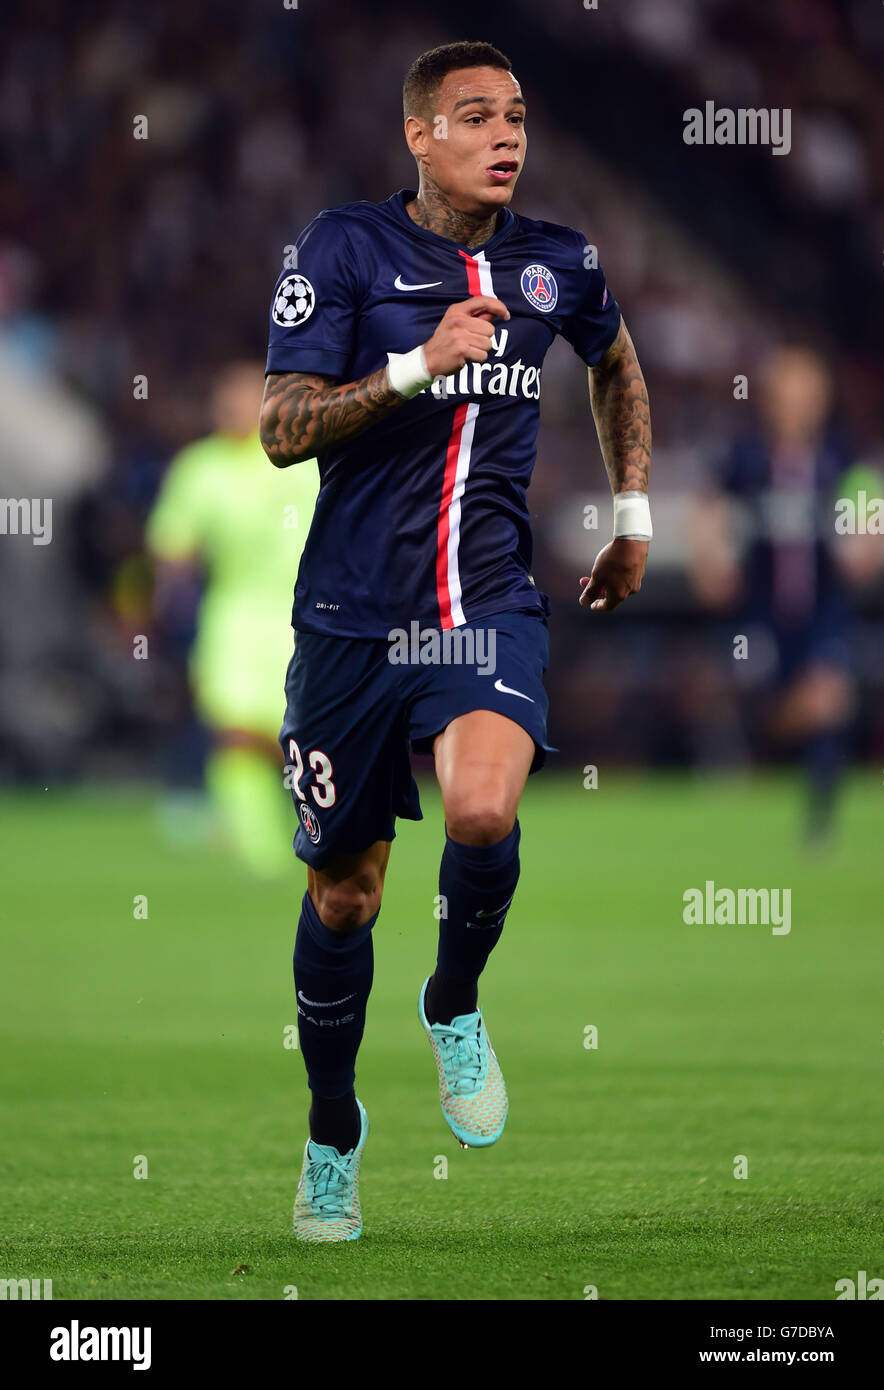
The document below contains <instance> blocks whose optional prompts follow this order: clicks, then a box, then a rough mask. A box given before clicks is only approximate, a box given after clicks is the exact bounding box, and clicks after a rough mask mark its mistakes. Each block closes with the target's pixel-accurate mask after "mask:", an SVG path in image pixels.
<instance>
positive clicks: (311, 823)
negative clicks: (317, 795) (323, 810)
mask: <svg viewBox="0 0 884 1390" xmlns="http://www.w3.org/2000/svg"><path fill="white" fill-rule="evenodd" d="M298 815H299V816H300V817H301V824H302V825H303V827H304V831H305V833H306V835H307V838H308V840H309V841H310V843H311V844H314V845H317V844H319V837H320V835H321V834H322V831H321V830H320V828H319V820H318V818H317V815H316V812H315V811H313V810H311V808H310V807H309V806H308V805H307V803H306V801H302V802H301V804H300V806H299V807H298Z"/></svg>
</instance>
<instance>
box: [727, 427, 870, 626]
mask: <svg viewBox="0 0 884 1390" xmlns="http://www.w3.org/2000/svg"><path fill="white" fill-rule="evenodd" d="M850 461H851V459H850V452H849V449H848V447H847V444H846V442H845V441H844V440H843V439H842V438H841V436H840V435H839V433H838V432H837V431H835V430H829V431H828V432H827V433H826V434H825V435H824V436H823V438H822V439H821V440H820V442H819V444H818V445H816V446H815V447H813V448H810V449H800V450H795V451H791V452H790V451H788V450H785V449H780V450H779V451H775V450H772V449H771V446H770V444H769V442H768V441H767V440H766V439H765V437H764V434H763V432H762V431H761V430H760V429H757V428H756V429H752V430H750V431H747V432H746V433H745V434H742V435H740V436H739V437H738V438H736V439H735V440H734V441H733V442H732V444H731V446H730V448H729V451H728V453H727V456H726V458H725V460H724V464H723V467H722V468H721V470H720V474H719V476H720V482H721V485H722V487H723V488H724V490H725V491H726V492H728V493H730V494H731V496H733V497H735V498H737V499H739V501H740V502H741V503H742V505H743V506H744V507H745V508H746V510H747V512H748V518H749V524H750V545H749V549H748V551H747V554H746V556H745V561H744V564H743V571H744V574H745V576H746V586H747V594H746V608H747V612H748V613H749V614H750V615H753V616H764V617H766V618H767V619H769V620H772V621H773V622H775V623H780V624H782V625H784V626H787V627H794V626H800V625H802V624H813V623H817V622H820V621H821V620H822V618H823V616H824V614H826V613H827V612H831V613H835V612H840V611H841V610H842V609H844V608H845V607H846V601H847V593H848V590H847V586H846V582H845V580H844V579H843V578H842V576H841V573H840V571H839V570H838V568H837V566H836V565H835V564H834V562H833V559H832V555H831V551H830V543H831V537H832V535H833V534H834V522H833V516H834V512H833V503H834V499H835V497H836V495H837V486H838V482H839V479H840V478H841V477H842V476H843V474H844V473H845V471H846V469H847V468H848V467H849V465H850Z"/></svg>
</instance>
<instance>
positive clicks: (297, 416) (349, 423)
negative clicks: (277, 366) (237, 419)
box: [261, 366, 403, 468]
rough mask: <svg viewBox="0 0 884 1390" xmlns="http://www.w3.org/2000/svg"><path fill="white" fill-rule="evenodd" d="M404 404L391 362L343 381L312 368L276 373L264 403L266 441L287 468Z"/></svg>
mask: <svg viewBox="0 0 884 1390" xmlns="http://www.w3.org/2000/svg"><path fill="white" fill-rule="evenodd" d="M402 403H403V397H402V396H400V395H398V394H397V393H396V392H395V391H394V390H393V388H392V386H391V385H390V383H389V381H388V379H387V368H386V366H384V367H380V368H379V369H378V370H377V371H376V372H372V374H371V376H367V377H364V378H363V380H362V381H351V382H347V383H344V384H340V385H336V384H335V383H334V381H333V380H332V379H331V378H329V377H327V376H320V375H317V374H314V373H311V372H280V373H271V375H270V376H268V378H267V381H266V384H265V387H264V404H263V405H262V407H261V443H262V444H263V446H264V450H265V452H266V454H267V455H268V457H269V458H270V460H271V462H273V463H275V464H276V466H277V467H278V468H284V467H286V465H287V464H290V463H297V462H298V461H299V460H302V459H308V458H313V457H314V456H315V455H316V454H318V453H319V452H320V451H321V450H322V449H327V448H329V446H330V445H332V444H338V443H340V442H341V441H342V440H344V439H352V438H353V437H354V436H355V435H357V434H362V432H363V430H367V429H368V428H369V426H371V425H373V424H375V423H376V422H377V421H378V420H380V419H382V418H383V417H384V416H385V415H387V414H388V413H389V412H390V411H391V410H393V409H394V408H395V407H396V406H397V405H401V404H402Z"/></svg>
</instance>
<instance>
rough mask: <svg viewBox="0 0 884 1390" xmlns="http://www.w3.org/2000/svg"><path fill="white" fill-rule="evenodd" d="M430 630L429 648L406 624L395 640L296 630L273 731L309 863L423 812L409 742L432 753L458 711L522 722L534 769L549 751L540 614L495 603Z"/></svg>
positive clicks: (389, 834)
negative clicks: (496, 609) (281, 710)
mask: <svg viewBox="0 0 884 1390" xmlns="http://www.w3.org/2000/svg"><path fill="white" fill-rule="evenodd" d="M455 634H459V636H456V635H455ZM435 639H436V642H437V643H438V645H437V646H436V647H435V649H434V647H433V645H432V639H431V638H430V637H429V634H428V632H427V631H422V630H420V629H419V628H418V625H417V624H416V623H415V624H412V625H411V630H410V631H409V632H408V633H407V634H406V633H405V630H404V629H403V630H402V640H400V642H399V643H398V644H396V643H394V642H391V641H388V640H387V639H386V638H379V639H373V638H369V639H366V638H357V637H335V636H329V635H327V634H325V633H316V632H303V631H300V630H299V631H296V633H295V651H294V655H293V657H292V659H291V661H290V662H289V667H288V673H287V675H286V683H285V693H286V702H287V703H286V712H285V721H284V723H283V726H282V730H281V731H280V735H279V741H280V744H281V745H282V750H283V753H284V755H285V762H286V778H287V782H288V784H289V785H290V786H291V791H292V799H293V801H294V803H295V809H296V810H297V812H298V817H299V821H300V824H299V826H298V830H297V833H296V835H295V838H294V848H295V853H296V854H297V856H298V858H299V859H303V860H304V861H305V862H306V863H307V864H311V865H312V866H313V867H314V868H316V869H319V868H321V867H322V866H323V864H324V863H326V862H327V861H328V860H329V859H330V858H331V857H332V856H333V855H336V854H356V853H359V852H360V851H361V850H364V849H367V848H368V847H369V845H372V844H374V842H375V841H376V840H393V839H394V838H395V835H396V830H395V821H396V817H397V816H403V817H404V818H405V819H406V820H421V819H422V818H423V817H422V812H421V806H420V798H419V796H418V790H417V784H416V782H415V780H414V777H413V776H412V771H411V758H410V753H409V749H410V748H411V749H413V750H414V751H415V752H419V753H422V752H427V753H430V752H432V748H433V739H434V737H435V735H436V734H438V733H440V732H441V731H442V730H443V729H444V728H445V727H446V725H447V724H449V723H450V722H451V720H452V719H456V718H457V717H458V715H461V714H467V713H469V711H470V710H474V709H490V710H495V711H496V712H497V713H498V714H504V715H506V716H507V718H509V719H512V720H514V721H515V722H516V723H517V724H520V725H521V727H522V728H523V729H525V730H527V732H528V733H529V734H530V735H531V737H532V738H533V740H534V743H535V752H534V761H533V763H532V765H531V771H532V772H536V771H537V770H538V769H539V768H541V767H542V766H543V764H544V762H545V761H546V754H547V753H548V752H557V751H558V750H557V749H555V748H552V747H551V745H550V744H548V743H547V742H546V716H547V710H548V701H547V697H546V691H545V690H544V688H543V674H544V672H545V671H546V668H547V664H548V662H549V628H548V626H547V622H546V618H545V617H544V616H543V615H542V614H536V613H527V612H512V613H495V614H492V615H489V616H488V617H485V618H477V619H476V620H475V622H472V623H465V624H464V625H463V626H461V627H458V628H454V629H452V630H451V632H450V633H449V632H444V633H443V632H436V633H435ZM391 658H395V659H391Z"/></svg>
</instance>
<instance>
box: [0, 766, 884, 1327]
mask: <svg viewBox="0 0 884 1390" xmlns="http://www.w3.org/2000/svg"><path fill="white" fill-rule="evenodd" d="M799 794H800V793H799V789H798V787H797V784H795V783H794V782H792V781H791V780H789V779H788V778H776V777H775V778H757V779H748V780H741V781H736V782H733V783H731V782H715V781H712V782H709V781H703V780H691V779H688V778H672V779H667V778H659V779H658V778H650V777H649V778H641V777H631V778H625V777H622V776H621V775H619V774H616V773H610V774H608V775H603V777H602V781H601V785H600V787H599V788H598V789H597V790H585V789H584V788H583V785H582V776H581V774H580V773H578V772H574V773H572V774H566V773H562V774H555V775H554V774H552V773H550V772H547V773H544V774H542V775H541V776H539V777H533V778H531V779H530V781H529V785H528V789H527V792H526V795H525V798H524V800H523V803H522V808H521V811H520V820H521V823H522V852H521V857H522V879H521V883H520V887H519V891H518V893H517V896H516V900H515V902H514V905H513V907H512V909H511V911H510V914H509V917H508V920H507V924H506V927H505V930H504V935H503V938H502V940H501V942H500V945H499V946H498V947H497V949H496V950H495V952H494V954H493V956H492V958H491V961H490V964H489V967H488V970H487V972H486V974H485V976H484V978H483V981H482V988H481V994H480V1000H481V1003H482V1005H483V1008H484V1011H485V1016H486V1019H487V1021H488V1026H489V1031H490V1034H491V1038H492V1041H493V1043H494V1045H495V1048H496V1051H497V1053H498V1056H499V1058H500V1060H501V1064H502V1067H503V1070H504V1075H505V1077H506V1080H507V1085H508V1089H509V1095H510V1114H509V1119H508V1122H507V1129H506V1132H505V1134H504V1136H503V1139H502V1140H501V1142H500V1143H499V1144H498V1145H496V1146H495V1147H494V1148H491V1149H489V1150H486V1151H469V1152H462V1151H461V1149H460V1148H459V1147H458V1145H457V1143H456V1142H455V1140H454V1138H453V1137H452V1136H451V1134H450V1133H449V1131H448V1129H447V1127H446V1125H445V1123H444V1121H443V1119H442V1116H441V1112H440V1109H439V1104H438V1091H437V1083H436V1073H435V1068H434V1065H433V1060H432V1055H431V1052H430V1048H429V1045H428V1043H427V1040H426V1038H425V1036H424V1034H423V1031H422V1030H421V1028H420V1026H419V1024H418V1021H417V1013H416V1004H417V994H418V989H419V986H420V984H421V982H422V980H423V979H424V976H425V975H426V974H427V973H429V971H430V969H431V968H432V964H433V960H434V955H435V951H434V941H435V925H436V924H435V922H434V919H433V900H434V895H435V894H436V892H437V891H438V886H437V880H436V873H437V869H438V861H439V854H440V851H441V842H442V839H441V837H442V822H441V811H440V805H439V801H438V796H437V794H436V791H435V789H434V786H432V785H431V784H429V783H424V784H423V786H422V796H423V801H424V811H425V820H424V821H423V822H422V823H421V824H420V825H413V824H411V823H408V822H400V825H399V836H398V838H397V840H396V842H395V844H394V847H393V853H392V857H391V862H390V869H389V873H388V876H387V890H386V897H385V902H384V906H383V909H382V913H381V918H380V920H379V923H378V926H377V928H376V930H375V961H376V965H375V987H374V992H373V994H372V998H371V1001H370V1004H369V1014H368V1024H367V1029H366V1036H365V1041H364V1043H363V1049H362V1052H361V1054H360V1060H359V1064H358V1074H357V1093H358V1094H359V1096H360V1098H361V1099H362V1100H363V1102H364V1103H365V1105H366V1107H367V1109H368V1113H369V1117H370V1121H371V1126H372V1130H371V1134H370V1136H369V1141H368V1145H367V1148H366V1152H365V1158H364V1161H363V1169H362V1185H361V1190H362V1204H363V1216H364V1223H365V1229H364V1234H363V1236H362V1238H361V1240H359V1241H356V1242H352V1243H349V1244H346V1245H335V1246H327V1247H311V1246H304V1245H300V1244H298V1243H297V1242H296V1241H295V1240H294V1238H293V1236H292V1234H291V1205H292V1200H293V1197H294V1192H295V1187H296V1184H297V1178H298V1173H299V1170H300V1163H301V1155H302V1152H303V1146H304V1141H305V1137H306V1105H307V1092H306V1086H305V1081H304V1074H303V1062H302V1059H301V1057H300V1054H299V1053H297V1052H292V1051H289V1050H286V1048H285V1047H284V1046H283V1043H284V1037H285V1029H286V1027H287V1025H291V1024H293V1023H294V1022H295V1018H296V1014H295V1005H294V995H293V988H292V980H291V951H292V943H293V937H294V930H295V924H296V919H297V914H298V904H299V902H300V897H301V894H302V892H303V883H304V870H303V866H302V865H300V864H297V863H296V862H295V861H294V860H293V867H292V877H291V882H290V884H288V885H284V886H281V887H278V888H277V887H273V888H267V887H263V888H261V887H256V886H254V885H253V884H251V883H250V882H249V881H248V880H247V879H246V878H245V877H244V876H243V875H242V873H241V872H240V871H239V870H238V869H237V867H236V865H234V864H231V863H230V862H229V861H228V859H226V858H225V857H224V855H223V854H220V853H218V852H217V851H214V850H211V849H208V848H202V849H200V848H192V849H189V850H184V849H178V850H176V849H175V848H174V847H172V846H170V844H169V843H168V841H167V840H166V839H164V837H163V834H162V832H161V829H160V822H159V819H158V816H157V807H156V800H155V798H154V797H152V796H151V795H148V794H146V793H125V792H121V793H114V792H98V791H91V792H79V793H76V792H63V793H58V792H54V791H49V792H34V793H33V794H25V795H20V796H6V797H5V798H4V799H2V801H0V820H2V831H0V833H2V841H3V845H4V851H5V869H4V879H3V893H2V905H0V914H2V936H3V970H2V981H0V1030H2V1035H3V1036H2V1054H3V1059H4V1068H3V1073H4V1080H3V1082H2V1101H0V1132H2V1135H3V1157H2V1163H3V1184H2V1185H3V1208H4V1215H3V1221H2V1230H0V1276H3V1277H18V1278H23V1277H27V1278H51V1279H52V1280H53V1294H54V1297H55V1298H56V1299H63V1298H74V1299H108V1298H129V1299H148V1300H150V1299H283V1298H285V1297H286V1291H287V1290H288V1291H289V1293H288V1296H289V1297H291V1296H292V1294H291V1289H292V1288H293V1287H294V1288H296V1289H297V1296H298V1297H299V1298H301V1299H445V1300H451V1299H532V1300H533V1299H548V1300H549V1299H552V1300H560V1299H583V1298H584V1297H585V1292H584V1291H585V1290H586V1289H587V1287H588V1286H594V1287H595V1288H596V1289H597V1290H598V1297H599V1298H601V1299H740V1300H743V1299H762V1298H764V1299H767V1298H774V1299H795V1298H798V1299H820V1300H831V1299H832V1298H833V1297H834V1294H835V1290H834V1285H835V1281H836V1280H837V1279H839V1278H854V1279H855V1278H856V1276H857V1273H858V1271H859V1270H863V1269H864V1270H866V1271H867V1273H868V1277H869V1278H872V1277H873V1276H882V1275H884V1254H882V1242H881V1184H880V1137H881V1136H880V1090H879V1086H880V1080H879V1078H880V1070H881V1063H882V1059H884V1048H882V1042H884V1032H882V1028H884V1016H882V1013H881V1009H880V980H881V965H882V955H884V945H882V935H881V916H882V907H881V904H882V884H884V873H882V845H881V823H882V822H881V805H882V798H884V789H882V787H881V786H880V785H879V781H878V778H877V776H864V777H857V778H855V779H854V780H852V782H851V783H850V786H849V788H848V792H847V795H846V797H845V801H844V804H843V807H842V815H841V818H840V837H839V840H838V841H837V843H836V845H835V846H834V848H833V849H831V850H830V851H828V852H827V853H825V854H823V853H809V852H807V851H805V850H804V849H803V848H802V847H801V845H800V842H799V840H798V837H797V829H798V809H799ZM706 879H713V880H714V881H715V883H716V886H718V887H731V888H734V889H736V888H738V887H753V888H758V887H770V888H772V887H780V888H790V889H791V892H792V905H791V915H792V929H791V932H790V933H789V934H788V935H780V936H776V935H773V934H772V933H771V931H770V929H769V928H768V927H764V926H762V925H755V926H751V925H746V926H736V925H733V926H728V925H719V926H687V925H685V924H684V923H683V921H682V908H683V903H682V895H683V893H684V891H685V890H686V889H687V888H691V887H702V885H703V883H704V882H705V880H706ZM139 894H144V895H146V897H147V900H148V909H147V910H148V916H147V919H146V920H139V919H136V918H135V917H134V915H133V913H134V910H135V909H134V905H133V900H134V899H135V897H136V895H139ZM589 1025H593V1026H594V1027H595V1028H597V1029H598V1046H597V1048H595V1049H588V1048H586V1047H585V1046H584V1039H585V1036H586V1035H585V1029H586V1028H587V1026H589ZM590 1036H591V1035H590ZM138 1155H143V1156H145V1157H146V1159H147V1163H148V1176H147V1178H146V1179H136V1178H135V1177H134V1176H133V1172H134V1166H135V1161H136V1156H138ZM739 1155H743V1156H745V1159H746V1161H747V1164H748V1176H747V1177H745V1178H737V1177H735V1176H734V1170H735V1163H736V1162H737V1161H738V1157H737V1156H739ZM442 1159H445V1160H447V1177H442V1176H437V1175H438V1174H440V1173H441V1172H442V1171H443V1169H444V1166H445V1165H444V1164H443V1163H442V1162H441V1160H442Z"/></svg>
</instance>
